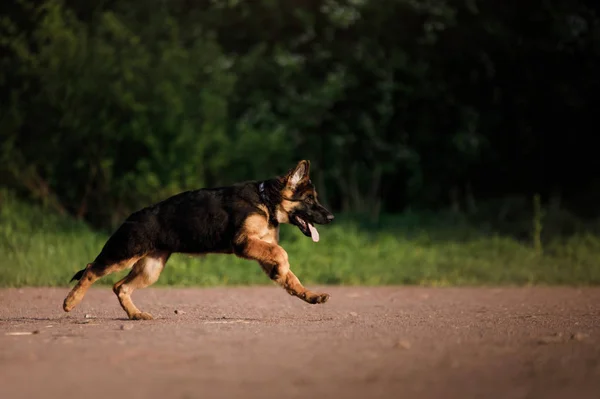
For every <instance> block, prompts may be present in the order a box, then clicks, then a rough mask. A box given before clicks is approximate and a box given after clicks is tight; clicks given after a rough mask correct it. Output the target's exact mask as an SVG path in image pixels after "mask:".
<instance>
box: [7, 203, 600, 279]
mask: <svg viewBox="0 0 600 399" xmlns="http://www.w3.org/2000/svg"><path fill="white" fill-rule="evenodd" d="M0 198H2V203H1V205H0V286H2V287H20V286H66V285H67V284H68V281H69V279H70V278H71V276H72V275H73V273H74V272H76V271H77V270H79V269H81V268H83V267H84V266H85V265H86V264H87V263H88V262H90V261H92V260H93V259H94V257H95V256H96V255H97V253H98V252H99V251H100V249H101V248H102V245H103V244H104V241H105V240H106V238H107V237H108V235H107V234H106V233H99V232H95V231H93V230H91V229H90V228H89V227H88V226H87V225H85V224H84V223H83V222H79V221H75V220H72V219H70V218H65V217H60V216H57V215H55V214H53V213H51V212H48V211H45V210H44V209H42V208H41V207H38V206H32V205H29V204H25V203H23V202H19V201H17V200H15V199H14V197H13V196H12V195H10V194H9V193H6V192H2V196H1V197H0ZM354 220H356V219H354ZM361 225H362V227H360V226H361ZM320 233H321V241H320V242H319V243H313V242H312V241H311V240H310V239H309V238H307V237H305V236H303V235H302V234H301V233H300V232H299V231H298V230H297V229H296V228H295V227H292V226H283V228H282V232H281V237H282V245H283V247H284V248H285V249H286V250H287V251H288V253H289V255H290V263H291V265H292V269H293V270H294V272H295V273H296V274H297V275H298V276H299V278H300V279H301V280H302V281H303V282H304V283H306V284H344V285H358V284H363V285H391V284H417V285H436V286H448V285H481V284H486V285H505V284H517V285H526V284H550V285H556V284H569V285H591V284H598V283H600V265H599V262H598V260H600V238H599V237H597V236H594V235H590V234H587V235H585V234H583V235H582V234H580V235H576V236H572V237H570V238H566V239H561V240H555V241H554V242H550V243H544V247H543V252H542V253H539V252H538V251H536V250H535V249H534V248H533V247H532V246H531V245H529V244H527V243H521V242H518V241H517V240H515V239H513V238H511V237H508V236H499V235H493V234H490V233H486V234H484V233H482V232H481V231H479V230H478V229H475V228H473V227H469V226H468V225H465V224H464V223H459V222H453V221H449V220H446V219H443V218H441V217H439V216H436V215H429V216H427V215H415V214H405V215H398V216H394V217H388V218H385V219H384V220H383V223H380V224H379V225H378V226H366V225H365V224H364V223H358V222H356V221H352V220H351V219H350V218H348V217H347V218H344V217H337V218H336V220H335V222H334V223H333V224H331V225H329V226H323V227H321V228H320ZM125 273H126V272H122V273H119V274H116V275H112V276H108V277H105V278H103V279H102V280H101V281H100V282H99V283H100V284H112V283H113V282H115V281H117V279H118V278H120V277H121V276H123V275H124V274H125ZM247 284H270V281H269V280H268V278H267V277H266V276H265V275H264V274H263V273H262V271H261V270H260V267H259V266H258V264H256V263H255V262H252V261H248V260H242V259H238V258H236V257H235V256H232V255H208V256H207V257H205V258H194V257H189V256H186V255H180V254H175V255H173V256H172V257H171V259H170V260H169V263H168V264H167V267H166V268H165V270H164V272H163V274H162V275H161V278H160V280H159V281H158V283H157V284H156V285H177V286H217V285H247Z"/></svg>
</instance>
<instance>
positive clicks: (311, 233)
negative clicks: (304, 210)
mask: <svg viewBox="0 0 600 399" xmlns="http://www.w3.org/2000/svg"><path fill="white" fill-rule="evenodd" d="M295 218H296V225H297V226H298V227H299V228H300V231H302V233H304V235H305V236H307V237H310V238H312V240H313V241H314V242H318V241H319V232H318V231H317V229H316V228H315V226H313V225H312V224H310V223H308V222H307V221H306V220H304V219H302V218H301V217H299V216H295Z"/></svg>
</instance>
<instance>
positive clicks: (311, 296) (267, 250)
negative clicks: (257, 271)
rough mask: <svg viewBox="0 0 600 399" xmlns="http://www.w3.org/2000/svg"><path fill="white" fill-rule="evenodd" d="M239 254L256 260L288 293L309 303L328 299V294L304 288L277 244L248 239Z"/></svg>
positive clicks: (284, 253) (286, 256) (283, 251)
mask: <svg viewBox="0 0 600 399" xmlns="http://www.w3.org/2000/svg"><path fill="white" fill-rule="evenodd" d="M239 256H241V257H243V258H247V259H254V260H256V261H258V263H259V264H260V266H261V267H262V269H263V270H264V272H265V273H266V274H267V275H268V276H269V277H270V278H271V279H272V280H273V281H275V282H276V283H277V284H279V285H281V286H282V287H283V288H284V289H285V290H286V291H287V292H288V293H289V294H290V295H293V296H296V297H298V298H300V299H302V300H304V301H306V302H308V303H311V304H317V303H324V302H327V300H328V299H329V294H320V293H315V292H312V291H309V290H307V289H306V288H304V286H303V285H302V283H301V282H300V280H299V279H298V277H296V275H295V274H294V273H293V272H292V271H291V270H290V264H289V260H288V254H287V252H286V251H285V250H284V249H283V248H282V247H280V246H279V245H276V244H271V243H268V242H265V241H261V240H258V239H250V240H248V244H247V245H246V249H245V251H244V253H243V254H241V255H239Z"/></svg>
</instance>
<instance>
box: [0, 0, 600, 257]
mask: <svg viewBox="0 0 600 399" xmlns="http://www.w3.org/2000/svg"><path fill="white" fill-rule="evenodd" d="M0 15H1V16H0V51H1V52H2V57H0V186H2V187H9V188H11V189H14V190H16V191H17V192H18V193H19V195H20V196H21V197H24V198H28V199H34V200H35V201H37V202H39V203H42V204H45V205H47V206H49V207H51V208H52V209H54V210H57V211H59V212H61V213H63V214H71V215H74V216H75V217H76V218H79V219H83V220H86V221H87V222H89V223H91V225H93V226H94V227H100V228H104V229H111V228H114V227H115V226H116V225H117V224H118V223H119V222H120V221H121V220H122V219H123V218H124V217H125V216H127V214H129V213H130V212H132V211H133V210H136V209H138V208H140V207H142V206H145V205H148V204H150V203H153V202H155V201H158V200H161V199H163V198H165V197H167V196H168V195H171V194H173V193H176V192H179V191H182V190H186V189H190V188H198V187H205V186H216V185H224V184H229V183H232V182H234V181H239V180H245V179H262V178H266V177H270V176H272V175H273V174H275V173H284V172H285V171H286V170H287V169H288V168H289V167H291V166H292V165H293V164H294V163H295V162H296V161H297V160H298V159H310V160H311V161H312V163H313V166H314V167H313V174H314V175H313V181H314V182H315V183H316V184H317V185H318V188H319V192H320V196H321V198H322V199H323V201H324V202H325V203H326V204H327V205H328V206H330V207H331V208H332V209H333V210H335V211H336V212H337V211H342V212H344V213H353V214H359V215H360V217H362V218H367V219H368V220H369V221H370V222H371V223H376V222H378V220H379V218H380V216H381V215H383V214H387V213H397V212H403V211H406V210H408V209H414V210H418V211H419V212H424V211H430V210H436V211H437V210H445V209H447V208H452V209H453V210H454V211H455V213H457V214H462V215H463V216H464V215H467V216H468V217H469V218H474V217H475V218H481V216H485V217H486V218H487V220H485V221H482V223H484V222H485V223H488V226H490V228H491V229H493V228H496V227H498V225H500V224H502V225H503V226H504V225H505V226H508V225H511V226H508V227H507V229H508V230H510V231H512V232H515V231H517V230H518V232H519V234H518V236H519V238H523V237H522V235H524V236H525V237H526V238H527V239H528V240H530V239H531V238H532V237H531V220H532V219H531V215H530V214H526V215H523V217H519V218H516V220H507V218H506V217H505V216H504V215H505V212H504V209H509V208H510V209H512V208H513V205H514V204H513V203H512V201H513V200H512V199H511V198H508V196H509V195H511V196H512V195H514V196H515V197H516V198H522V197H527V198H529V197H530V196H531V194H532V193H534V192H538V193H540V194H541V196H540V203H544V202H547V201H548V198H549V197H550V196H551V195H554V193H555V192H558V195H559V196H561V197H564V199H565V200H564V201H563V202H562V204H563V207H564V209H570V210H573V209H575V210H577V211H578V212H580V213H581V214H585V213H586V212H587V213H588V214H591V215H592V216H597V207H596V204H597V202H598V200H599V199H598V195H600V190H598V185H597V184H595V183H594V181H593V178H595V177H596V176H595V174H594V171H595V170H596V169H597V168H596V167H595V163H594V162H595V161H596V158H597V154H596V150H595V146H591V145H586V144H585V143H586V140H587V137H589V136H590V133H589V132H590V131H589V127H588V126H592V125H593V123H595V119H592V118H594V115H595V113H594V111H595V109H594V108H593V104H594V100H595V99H596V96H597V93H598V91H599V90H600V80H598V79H597V70H598V66H599V65H600V51H598V49H599V48H600V35H599V34H598V31H599V27H600V19H599V18H600V16H599V15H598V13H597V12H595V8H594V6H593V5H592V4H591V2H590V1H584V0H575V1H571V2H565V1H562V0H549V1H533V2H529V3H527V4H526V5H523V4H516V3H515V4H512V3H506V2H504V3H502V2H495V3H491V2H475V1H465V2H448V1H445V0H439V1H418V0H379V1H374V0H313V1H296V0H293V1H290V0H285V1H284V0H257V1H252V2H248V1H246V2H244V1H233V0H219V1H217V0H214V1H210V2H189V1H184V0H170V1H163V0H144V1H142V0H133V1H127V2H117V1H106V0H90V1H79V0H42V1H32V0H19V1H16V2H6V1H5V2H1V4H0ZM557 129H558V131H559V132H560V133H559V134H552V131H553V130H557ZM573 153H574V154H578V155H577V158H576V160H575V161H572V162H561V160H562V159H564V158H565V154H573ZM540 176H544V178H543V179H541V178H540ZM586 183H587V184H588V185H586ZM594 184H595V185H594ZM590 192H591V193H593V194H594V195H595V197H594V196H593V195H590ZM498 198H500V199H501V201H502V202H503V204H502V205H500V206H495V207H494V211H489V209H488V211H489V212H488V211H485V210H482V208H485V207H487V204H488V203H489V200H493V199H498ZM517 208H519V209H528V211H527V212H528V213H530V208H531V206H530V203H529V200H527V204H526V205H525V206H523V205H518V206H517ZM554 215H558V212H557V211H556V210H554ZM548 217H550V216H548ZM480 221H481V220H480ZM517 224H518V225H519V226H516V225H517ZM517 227H518V228H517ZM569 229H570V230H573V231H579V226H575V225H572V226H571V227H569ZM552 232H553V230H552V229H548V228H547V226H544V230H543V231H540V232H539V234H538V236H539V235H540V234H542V235H543V234H552ZM535 245H537V244H535ZM538 249H539V248H538Z"/></svg>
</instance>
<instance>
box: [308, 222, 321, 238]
mask: <svg viewBox="0 0 600 399" xmlns="http://www.w3.org/2000/svg"><path fill="white" fill-rule="evenodd" d="M307 225H308V229H309V230H310V236H311V238H312V240H313V241H314V242H319V232H318V231H317V229H316V228H315V226H313V225H312V224H310V223H307Z"/></svg>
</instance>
